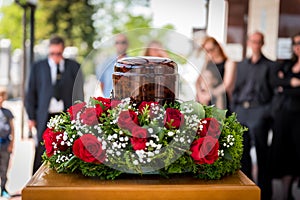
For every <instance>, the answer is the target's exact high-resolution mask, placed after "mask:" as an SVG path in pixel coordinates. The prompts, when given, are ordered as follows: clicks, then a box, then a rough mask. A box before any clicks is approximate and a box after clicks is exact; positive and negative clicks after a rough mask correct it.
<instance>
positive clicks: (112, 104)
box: [111, 100, 121, 108]
mask: <svg viewBox="0 0 300 200" xmlns="http://www.w3.org/2000/svg"><path fill="white" fill-rule="evenodd" d="M120 103H121V101H120V100H111V108H115V107H117V106H118V105H119V104H120Z"/></svg>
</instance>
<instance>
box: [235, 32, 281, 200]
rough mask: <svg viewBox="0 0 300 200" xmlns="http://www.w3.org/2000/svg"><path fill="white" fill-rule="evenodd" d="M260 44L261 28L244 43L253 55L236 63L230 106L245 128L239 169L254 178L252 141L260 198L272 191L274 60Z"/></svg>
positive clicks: (269, 196)
mask: <svg viewBox="0 0 300 200" xmlns="http://www.w3.org/2000/svg"><path fill="white" fill-rule="evenodd" d="M263 45H264V35H263V34H262V33H261V32H258V31H257V32H254V33H252V34H250V35H249V36H248V40H247V46H248V47H249V48H250V49H251V50H252V55H251V56H250V57H249V58H245V59H244V60H243V61H241V62H239V63H238V66H237V76H236V77H237V78H236V82H235V88H234V90H233V95H232V97H233V99H232V106H231V107H232V109H233V111H234V112H236V114H237V119H238V120H239V122H240V123H241V124H243V125H244V126H246V127H247V128H248V131H247V132H245V133H244V134H243V137H244V142H243V143H244V152H243V157H242V161H241V164H242V171H243V172H244V173H245V174H246V175H247V176H248V177H249V178H251V179H253V177H252V161H251V156H250V150H251V147H252V145H255V150H256V158H257V168H258V169H257V170H258V173H257V185H258V186H259V187H260V189H261V199H262V200H266V199H271V195H272V183H271V178H270V165H269V164H270V163H269V159H268V158H269V150H270V147H269V145H268V136H269V131H270V130H271V123H272V117H271V112H270V109H271V101H272V97H273V88H272V84H271V77H272V75H273V71H274V68H275V66H276V63H275V62H273V61H271V60H270V59H268V58H267V57H265V56H264V55H263V53H262V47H263ZM253 180H255V179H253Z"/></svg>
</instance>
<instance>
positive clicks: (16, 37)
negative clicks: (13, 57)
mask: <svg viewBox="0 0 300 200" xmlns="http://www.w3.org/2000/svg"><path fill="white" fill-rule="evenodd" d="M0 14H1V17H0V27H1V28H0V38H10V39H11V42H12V48H13V49H15V48H21V47H22V38H23V37H22V36H23V29H22V28H21V27H22V16H23V9H22V8H21V7H20V6H18V5H17V4H11V5H10V6H2V7H0Z"/></svg>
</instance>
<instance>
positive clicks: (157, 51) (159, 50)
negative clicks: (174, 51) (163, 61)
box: [143, 40, 169, 58]
mask: <svg viewBox="0 0 300 200" xmlns="http://www.w3.org/2000/svg"><path fill="white" fill-rule="evenodd" d="M143 55H144V56H153V57H164V58H168V57H169V55H168V53H167V52H166V50H165V49H164V47H163V45H162V43H161V42H160V41H158V40H152V41H150V42H149V44H148V45H147V47H146V49H145V52H144V54H143Z"/></svg>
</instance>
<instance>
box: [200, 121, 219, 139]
mask: <svg viewBox="0 0 300 200" xmlns="http://www.w3.org/2000/svg"><path fill="white" fill-rule="evenodd" d="M200 126H202V127H200V128H199V129H198V134H199V135H200V137H205V136H206V135H210V136H212V137H214V138H219V136H220V134H221V130H220V124H219V122H218V121H217V120H216V119H215V118H205V119H202V120H200Z"/></svg>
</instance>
